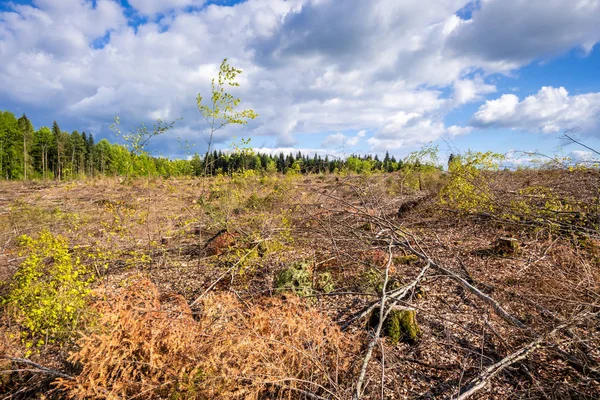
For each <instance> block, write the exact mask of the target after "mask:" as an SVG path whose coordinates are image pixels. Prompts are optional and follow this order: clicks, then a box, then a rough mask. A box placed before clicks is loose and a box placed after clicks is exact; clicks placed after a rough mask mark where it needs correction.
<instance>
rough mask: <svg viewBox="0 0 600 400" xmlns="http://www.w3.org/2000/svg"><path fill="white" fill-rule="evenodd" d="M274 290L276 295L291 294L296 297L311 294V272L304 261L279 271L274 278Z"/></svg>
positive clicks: (308, 265)
mask: <svg viewBox="0 0 600 400" xmlns="http://www.w3.org/2000/svg"><path fill="white" fill-rule="evenodd" d="M275 289H276V291H277V292H278V293H282V292H292V293H294V294H296V295H298V296H309V295H311V294H312V270H311V267H310V264H309V263H308V262H306V261H302V262H297V263H295V264H292V265H290V266H289V267H287V268H285V269H283V270H281V271H279V273H278V274H277V276H276V277H275Z"/></svg>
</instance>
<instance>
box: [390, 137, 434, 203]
mask: <svg viewBox="0 0 600 400" xmlns="http://www.w3.org/2000/svg"><path fill="white" fill-rule="evenodd" d="M437 162H438V148H437V146H424V147H423V148H422V149H420V150H418V151H413V152H412V153H410V154H409V155H408V156H406V157H405V158H404V160H403V161H402V166H401V168H400V174H399V176H400V194H403V193H404V189H405V188H408V189H411V190H424V189H425V186H426V185H424V182H425V181H430V180H432V177H433V176H436V177H437V176H438V175H439V172H440V170H439V167H438V166H437Z"/></svg>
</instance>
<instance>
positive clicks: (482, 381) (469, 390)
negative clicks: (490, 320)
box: [450, 313, 598, 400]
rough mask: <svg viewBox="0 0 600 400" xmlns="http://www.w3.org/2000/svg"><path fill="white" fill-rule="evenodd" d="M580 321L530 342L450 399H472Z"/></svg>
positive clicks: (566, 324)
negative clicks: (505, 370) (563, 330)
mask: <svg viewBox="0 0 600 400" xmlns="http://www.w3.org/2000/svg"><path fill="white" fill-rule="evenodd" d="M597 315H598V313H594V314H587V316H588V317H589V316H597ZM578 319H583V316H580V317H579V318H576V319H574V320H572V321H570V322H568V323H563V324H561V325H559V326H557V327H556V328H554V329H552V330H551V331H550V332H548V333H545V334H543V335H541V336H539V337H538V338H537V339H535V340H534V341H532V342H530V343H529V344H527V345H526V346H524V347H521V348H520V349H519V350H517V351H515V352H514V353H512V354H510V355H508V356H506V357H504V358H503V359H502V360H500V361H498V362H497V363H495V364H494V365H491V366H489V367H487V368H486V369H485V370H484V371H483V372H482V373H481V374H480V375H479V376H477V377H476V378H475V379H473V380H471V381H470V382H469V383H468V384H467V385H466V386H465V387H464V389H462V390H460V391H459V393H458V396H457V397H453V396H451V397H450V399H453V400H466V399H468V398H469V397H471V396H472V395H474V394H475V393H477V392H478V391H479V390H481V389H482V388H483V387H485V386H486V385H487V384H488V383H489V382H490V380H491V379H492V378H494V377H495V376H496V375H498V374H499V373H500V372H502V371H503V370H504V369H505V368H507V367H509V366H511V365H512V364H514V363H516V362H518V361H521V360H523V359H524V358H526V357H527V356H528V355H529V354H531V353H532V352H534V351H535V350H537V349H538V348H540V347H541V345H542V343H543V342H544V341H545V340H546V339H547V338H548V337H550V336H552V335H553V334H555V333H556V332H558V331H560V330H561V329H564V328H566V327H567V326H569V325H571V324H573V323H574V322H575V321H576V320H578Z"/></svg>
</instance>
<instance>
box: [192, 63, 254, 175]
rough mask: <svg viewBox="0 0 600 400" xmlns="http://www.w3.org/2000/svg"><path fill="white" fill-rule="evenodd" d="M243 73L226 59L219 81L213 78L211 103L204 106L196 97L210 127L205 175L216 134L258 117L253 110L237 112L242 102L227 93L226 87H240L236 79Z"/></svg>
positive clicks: (220, 70) (199, 96)
mask: <svg viewBox="0 0 600 400" xmlns="http://www.w3.org/2000/svg"><path fill="white" fill-rule="evenodd" d="M241 73H242V70H240V69H237V68H234V67H232V66H230V65H229V64H228V63H227V59H224V60H223V62H221V66H220V68H219V75H218V77H217V79H216V80H215V79H214V78H213V80H212V83H211V88H212V90H211V92H212V96H211V100H210V103H209V104H203V103H202V100H203V98H202V96H201V95H200V93H199V94H198V96H197V97H196V103H197V105H198V110H199V111H200V113H201V114H202V116H203V117H204V119H205V120H206V122H207V123H208V124H209V127H210V137H209V141H208V148H207V150H206V156H205V157H204V161H205V167H204V170H205V171H204V172H205V174H206V173H207V172H208V168H209V165H208V157H209V154H210V151H211V145H212V140H213V136H214V134H215V132H216V131H218V130H219V129H221V128H223V127H224V126H227V125H229V124H239V125H245V124H247V123H248V120H249V119H255V118H256V117H257V116H258V114H256V113H255V112H254V110H252V109H246V110H241V111H240V110H237V109H236V108H237V107H238V106H239V104H240V102H241V100H240V99H239V98H236V97H234V96H233V95H232V94H230V93H227V92H226V91H225V88H226V86H230V87H237V86H240V84H239V83H238V82H236V77H237V76H238V74H241ZM213 161H214V160H213Z"/></svg>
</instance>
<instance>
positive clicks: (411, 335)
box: [368, 307, 422, 345]
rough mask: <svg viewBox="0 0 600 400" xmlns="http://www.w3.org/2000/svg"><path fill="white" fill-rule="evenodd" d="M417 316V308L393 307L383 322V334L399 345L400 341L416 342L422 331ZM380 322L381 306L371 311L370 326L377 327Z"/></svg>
mask: <svg viewBox="0 0 600 400" xmlns="http://www.w3.org/2000/svg"><path fill="white" fill-rule="evenodd" d="M416 316H417V311H416V310H406V309H402V310H401V309H393V310H392V311H390V313H389V314H388V316H387V318H386V319H385V321H384V323H383V327H382V335H383V336H387V337H389V338H390V342H391V343H392V344H393V345H397V344H398V342H400V341H403V342H406V343H409V344H415V343H416V342H417V341H418V339H419V336H420V335H421V333H422V332H421V328H420V327H419V325H418V324H417V318H416ZM378 324H379V307H377V308H375V309H374V310H373V312H372V313H371V318H370V319H369V324H368V327H369V328H371V329H376V328H377V325H378Z"/></svg>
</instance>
